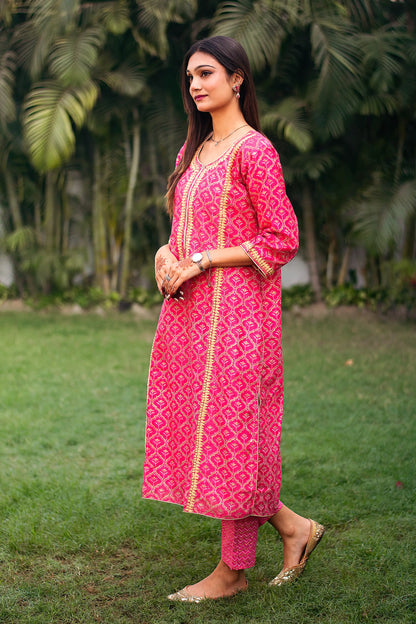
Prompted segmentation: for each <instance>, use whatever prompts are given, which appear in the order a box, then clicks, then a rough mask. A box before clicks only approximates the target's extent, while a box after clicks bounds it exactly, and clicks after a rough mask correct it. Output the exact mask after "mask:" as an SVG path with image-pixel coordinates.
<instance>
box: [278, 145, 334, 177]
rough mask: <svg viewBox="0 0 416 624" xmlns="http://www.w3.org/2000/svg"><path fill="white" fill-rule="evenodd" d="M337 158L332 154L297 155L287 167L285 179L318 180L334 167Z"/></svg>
mask: <svg viewBox="0 0 416 624" xmlns="http://www.w3.org/2000/svg"><path fill="white" fill-rule="evenodd" d="M334 163H335V156H334V154H331V152H303V153H301V154H297V155H296V156H294V157H293V158H291V159H290V161H289V162H288V163H287V165H286V166H285V179H286V180H287V182H293V181H294V180H305V179H309V180H318V179H319V178H320V177H321V175H322V174H323V173H325V172H326V171H328V170H329V169H330V168H331V167H333V165H334Z"/></svg>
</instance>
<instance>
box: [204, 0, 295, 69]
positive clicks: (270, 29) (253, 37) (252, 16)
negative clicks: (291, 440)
mask: <svg viewBox="0 0 416 624" xmlns="http://www.w3.org/2000/svg"><path fill="white" fill-rule="evenodd" d="M296 5H297V3H296V2H294V3H290V2H285V3H283V2H276V1H275V2H270V1H267V0H255V1H254V2H253V1H252V0H238V1H236V0H235V1H231V0H230V1H227V2H223V3H222V4H220V6H219V7H218V9H217V12H216V14H215V17H214V27H213V31H212V34H213V35H223V36H226V37H233V38H234V39H236V40H237V41H239V42H240V43H241V45H242V46H243V47H244V49H245V51H246V52H247V55H248V57H249V60H250V64H251V66H252V68H253V70H254V71H259V70H261V69H263V68H264V67H265V65H266V64H267V63H274V62H275V61H276V58H277V57H278V55H279V50H280V46H281V42H282V39H283V37H284V34H285V32H286V29H288V28H290V27H291V25H292V22H293V20H294V16H295V14H296V8H297V7H296ZM291 7H292V9H293V7H295V10H293V12H291Z"/></svg>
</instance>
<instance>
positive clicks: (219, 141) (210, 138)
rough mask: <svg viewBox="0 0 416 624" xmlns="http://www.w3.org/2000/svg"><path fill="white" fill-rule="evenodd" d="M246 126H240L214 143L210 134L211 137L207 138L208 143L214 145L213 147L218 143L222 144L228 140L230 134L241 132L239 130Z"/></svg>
mask: <svg viewBox="0 0 416 624" xmlns="http://www.w3.org/2000/svg"><path fill="white" fill-rule="evenodd" d="M246 126H248V124H244V125H242V126H240V127H239V128H236V129H235V130H233V131H232V132H230V134H227V136H225V137H223V138H222V139H218V141H216V140H215V139H214V137H213V134H214V133H213V134H211V136H210V137H209V139H208V141H212V142H213V143H214V145H215V146H217V145H218V144H219V143H222V142H223V141H225V139H228V138H229V137H230V136H231V135H232V134H234V132H237V130H241V128H245V127H246Z"/></svg>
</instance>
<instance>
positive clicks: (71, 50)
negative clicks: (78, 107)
mask: <svg viewBox="0 0 416 624" xmlns="http://www.w3.org/2000/svg"><path fill="white" fill-rule="evenodd" d="M104 37H105V35H104V31H103V30H102V29H101V28H98V27H97V28H88V29H87V30H84V31H74V32H72V33H70V34H69V35H68V36H67V37H64V38H62V39H59V40H58V41H57V42H56V43H55V46H54V48H53V49H52V50H51V53H50V56H49V68H50V71H51V74H52V76H53V77H55V78H56V79H57V80H58V81H59V82H60V83H61V84H62V85H64V86H69V85H74V86H76V85H80V84H83V83H85V82H87V80H89V79H90V76H91V70H92V68H93V67H94V66H95V64H96V61H97V57H98V53H99V50H100V48H101V46H102V44H103V43H104Z"/></svg>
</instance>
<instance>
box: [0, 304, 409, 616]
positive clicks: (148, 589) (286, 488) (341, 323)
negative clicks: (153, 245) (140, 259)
mask: <svg viewBox="0 0 416 624" xmlns="http://www.w3.org/2000/svg"><path fill="white" fill-rule="evenodd" d="M153 331H154V323H152V322H151V321H146V322H143V321H142V322H140V323H138V322H137V321H135V320H133V318H131V317H129V316H128V315H126V316H116V315H114V316H110V317H108V318H96V317H94V316H92V315H91V316H82V317H73V318H64V317H59V316H58V315H36V314H22V315H12V314H2V315H1V316H0V339H1V345H2V358H1V363H0V372H1V387H0V456H1V477H0V478H1V488H0V519H1V522H0V583H1V590H0V621H1V622H5V623H6V622H7V623H13V624H75V623H78V622H79V623H82V624H93V623H94V622H101V623H106V624H107V623H108V624H121V623H132V622H134V623H136V624H162V623H163V624H165V623H166V624H168V623H173V624H175V623H176V624H179V623H181V624H182V623H184V624H188V623H189V624H190V623H192V624H202V623H204V624H205V623H208V622H209V623H210V624H212V623H214V624H215V623H218V624H220V623H221V624H223V623H224V620H225V619H226V621H227V624H236V623H250V622H253V623H254V622H258V623H259V624H260V623H264V624H268V623H270V624H271V623H272V622H273V623H276V622H277V623H280V622H281V623H282V624H283V623H284V624H295V623H296V624H299V623H300V624H311V623H318V622H319V623H322V624H350V623H351V624H352V623H354V624H355V623H357V624H358V623H361V622H383V624H385V623H397V624H399V623H400V624H401V623H409V624H410V623H411V622H414V613H415V611H416V589H415V583H414V578H415V574H416V557H415V555H414V543H415V534H416V531H415V527H414V505H415V502H414V501H415V487H416V475H415V470H414V449H415V441H416V421H415V391H414V354H415V349H416V331H415V326H414V325H400V324H396V323H391V322H389V323H387V322H382V321H379V320H377V319H375V318H373V317H371V316H368V315H364V314H363V315H362V316H360V315H359V314H357V315H355V316H354V317H348V318H347V317H345V318H342V317H340V318H337V317H336V315H335V314H330V315H328V316H326V317H324V318H322V319H304V318H302V319H299V318H295V317H294V316H291V315H286V317H285V323H284V361H285V386H286V404H285V415H284V427H283V440H282V456H283V489H282V499H283V500H284V502H285V503H286V504H288V505H289V506H290V507H293V508H294V509H295V510H297V511H299V513H302V514H304V515H307V516H311V517H313V518H315V519H317V520H319V521H320V522H322V523H324V524H325V525H326V526H327V529H328V530H327V533H326V535H325V537H324V540H323V542H322V546H320V547H319V549H318V550H317V552H316V553H314V555H313V557H312V558H311V561H310V562H309V564H308V567H307V570H306V572H305V574H304V575H303V576H302V579H301V580H300V581H299V582H298V583H297V584H295V585H293V586H291V587H286V588H281V589H279V588H269V587H268V586H267V581H268V580H270V579H271V578H272V577H273V576H275V575H276V574H277V572H278V571H279V569H280V566H281V562H282V553H281V543H280V542H279V540H278V538H277V537H276V535H275V533H274V532H273V529H272V528H271V527H270V526H269V525H266V526H265V527H264V529H262V532H261V533H260V538H259V545H258V557H257V565H256V567H255V568H254V569H252V570H250V571H249V572H248V578H249V582H250V589H249V591H248V592H247V593H246V594H244V595H240V596H239V597H238V598H236V599H233V600H220V601H216V602H212V603H209V602H208V603H203V604H200V605H182V604H175V605H171V604H170V603H168V601H167V600H166V594H168V593H170V592H171V591H173V590H175V589H179V588H180V587H182V586H183V585H186V584H187V583H190V582H192V581H195V580H197V579H198V578H200V577H202V576H204V575H206V574H207V573H208V572H209V571H210V570H211V568H212V567H213V566H214V565H215V564H216V562H217V560H218V558H219V554H220V544H219V536H220V523H219V522H218V521H215V520H212V519H209V518H202V517H197V516H192V515H188V514H183V513H182V512H181V510H180V508H178V507H176V506H172V505H166V504H161V503H156V502H151V501H143V500H141V498H140V481H141V476H142V466H143V452H144V425H145V396H146V378H147V370H148V362H149V354H150V350H151V344H152V339H153ZM412 579H413V580H412Z"/></svg>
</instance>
